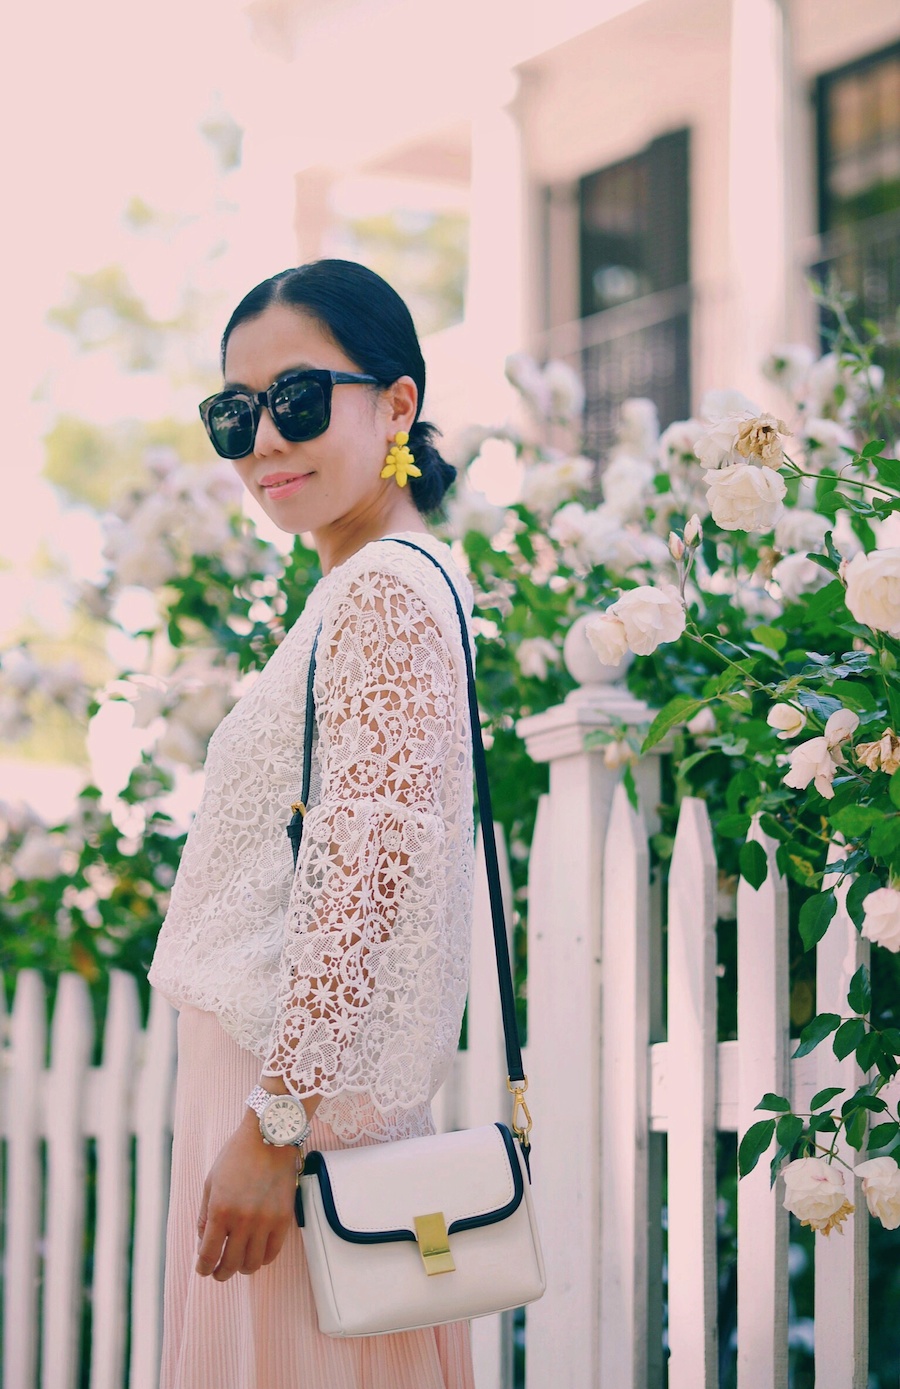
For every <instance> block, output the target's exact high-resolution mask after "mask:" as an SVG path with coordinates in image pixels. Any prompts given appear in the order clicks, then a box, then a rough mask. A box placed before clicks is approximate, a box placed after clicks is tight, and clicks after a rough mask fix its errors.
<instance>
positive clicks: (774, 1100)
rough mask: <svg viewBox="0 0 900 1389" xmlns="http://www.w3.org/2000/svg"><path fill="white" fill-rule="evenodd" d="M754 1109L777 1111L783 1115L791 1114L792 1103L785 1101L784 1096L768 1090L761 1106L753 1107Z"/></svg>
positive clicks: (761, 1101) (760, 1103)
mask: <svg viewBox="0 0 900 1389" xmlns="http://www.w3.org/2000/svg"><path fill="white" fill-rule="evenodd" d="M753 1108H754V1109H775V1110H778V1112H779V1113H781V1114H790V1112H791V1102H790V1100H787V1099H785V1097H784V1095H775V1094H773V1093H772V1091H771V1090H767V1091H766V1093H765V1094H764V1095H763V1097H762V1099H761V1100H760V1102H759V1104H755V1105H754V1106H753Z"/></svg>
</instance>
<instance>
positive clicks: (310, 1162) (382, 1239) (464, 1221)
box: [295, 1123, 525, 1244]
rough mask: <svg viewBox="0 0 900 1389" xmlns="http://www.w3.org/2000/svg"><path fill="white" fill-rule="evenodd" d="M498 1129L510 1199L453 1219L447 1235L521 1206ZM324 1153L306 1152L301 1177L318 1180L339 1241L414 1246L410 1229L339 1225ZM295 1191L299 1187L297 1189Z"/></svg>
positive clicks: (519, 1183) (509, 1139)
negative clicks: (508, 1175) (510, 1186)
mask: <svg viewBox="0 0 900 1389" xmlns="http://www.w3.org/2000/svg"><path fill="white" fill-rule="evenodd" d="M494 1127H495V1128H496V1129H499V1130H500V1135H501V1137H502V1139H503V1146H504V1147H505V1149H506V1156H507V1158H508V1159H509V1166H510V1171H511V1172H512V1178H513V1196H512V1200H511V1201H508V1202H507V1204H506V1205H505V1206H498V1207H497V1209H496V1210H492V1211H484V1212H483V1213H482V1214H481V1215H467V1216H463V1217H461V1218H460V1219H459V1220H454V1221H452V1222H451V1223H450V1225H448V1227H447V1234H448V1235H453V1234H456V1233H457V1231H459V1230H477V1229H479V1228H480V1227H481V1226H483V1225H496V1224H497V1223H498V1221H501V1220H506V1219H507V1218H508V1217H509V1216H511V1215H513V1214H514V1212H515V1211H517V1210H518V1208H519V1206H520V1205H521V1204H522V1197H523V1195H524V1193H525V1183H524V1182H523V1180H522V1169H521V1168H520V1167H519V1163H518V1161H517V1159H516V1150H515V1139H514V1138H513V1136H512V1133H511V1132H510V1130H509V1129H508V1128H507V1127H506V1125H505V1124H500V1123H497V1124H495V1125H494ZM327 1158H328V1154H327V1152H320V1151H319V1150H318V1149H316V1150H314V1151H313V1152H311V1153H307V1155H306V1160H305V1162H304V1165H303V1175H304V1177H318V1179H319V1191H320V1192H321V1194H322V1205H323V1207H324V1209H325V1218H326V1220H327V1221H328V1224H329V1225H330V1226H331V1228H332V1230H333V1231H334V1233H335V1234H336V1235H338V1236H339V1237H340V1238H341V1239H344V1240H348V1241H349V1242H350V1243H351V1244H390V1243H396V1242H398V1241H400V1240H412V1242H413V1243H415V1239H416V1236H415V1232H414V1231H413V1230H407V1229H401V1230H350V1229H348V1228H347V1226H346V1225H343V1224H342V1223H341V1221H340V1219H339V1217H338V1213H337V1208H336V1206H335V1204H334V1194H333V1192H332V1189H331V1179H330V1177H329V1175H328V1164H327ZM298 1192H299V1188H298ZM297 1204H299V1205H300V1210H299V1211H297V1209H296V1205H295V1216H296V1215H299V1216H300V1217H301V1218H300V1219H298V1220H297V1224H298V1225H301V1224H302V1223H303V1221H302V1202H298V1203H297Z"/></svg>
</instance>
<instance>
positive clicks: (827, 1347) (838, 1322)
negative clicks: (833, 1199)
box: [814, 843, 870, 1389]
mask: <svg viewBox="0 0 900 1389" xmlns="http://www.w3.org/2000/svg"><path fill="white" fill-rule="evenodd" d="M845 854H846V849H845V847H844V846H843V845H842V844H839V843H833V844H831V845H830V846H829V849H828V862H829V863H833V862H834V861H835V860H836V859H841V858H843V857H844V855H845ZM839 876H840V875H839V873H835V872H830V873H827V874H826V875H825V878H824V880H823V884H822V886H823V888H826V889H827V888H828V887H830V886H835V884H836V882H837V879H838V877H839ZM850 885H851V883H850V880H848V878H845V879H844V882H843V883H842V884H841V886H840V887H837V886H835V896H836V897H837V899H838V909H837V912H836V914H835V916H834V918H833V920H832V922H831V925H830V926H829V927H828V930H827V931H826V933H825V935H824V936H823V937H822V939H821V940H820V941H819V943H818V945H817V946H816V1011H817V1012H819V1013H840V1014H841V1015H842V1016H843V1017H847V1016H848V1015H849V1014H850V1008H849V1005H848V1003H847V990H848V988H849V987H850V980H851V979H852V977H853V975H854V974H855V973H856V971H857V969H858V968H859V966H860V965H862V964H864V965H866V967H868V964H869V955H870V945H869V942H868V941H867V940H864V939H863V937H862V936H860V934H859V932H858V931H857V929H856V927H855V926H854V924H853V922H852V920H851V918H850V916H849V914H848V912H847V909H846V905H845V902H846V897H847V892H848V890H849V888H850ZM814 1054H815V1056H817V1057H818V1066H817V1072H818V1075H817V1080H818V1087H819V1089H823V1088H824V1087H825V1086H827V1085H842V1086H844V1087H845V1089H846V1091H847V1093H852V1092H853V1091H854V1090H855V1089H856V1087H857V1086H858V1085H861V1084H862V1083H863V1081H864V1080H865V1076H864V1075H863V1073H862V1071H861V1070H860V1068H859V1066H858V1065H857V1062H856V1057H855V1056H854V1055H853V1053H852V1052H851V1054H850V1055H849V1056H847V1057H845V1058H844V1060H843V1061H839V1060H838V1059H837V1057H836V1056H835V1054H834V1050H833V1047H832V1045H831V1039H830V1038H829V1039H828V1040H827V1041H825V1042H822V1043H821V1044H820V1045H819V1046H818V1047H817V1048H816V1051H815V1053H814ZM846 1097H847V1096H846V1094H844V1095H838V1096H836V1097H835V1100H834V1102H833V1103H834V1104H835V1106H836V1107H838V1108H839V1107H840V1105H841V1104H842V1103H843V1101H844V1100H845V1099H846ZM825 1137H826V1139H827V1137H828V1135H826V1136H825ZM835 1152H836V1154H837V1156H838V1157H839V1158H842V1159H843V1161H844V1162H846V1163H849V1165H850V1166H851V1167H853V1166H854V1164H855V1162H856V1154H855V1152H854V1150H853V1149H852V1148H851V1147H849V1145H848V1144H847V1143H846V1142H844V1140H843V1135H842V1136H841V1138H840V1139H839V1140H838V1142H837V1144H836V1147H835ZM838 1170H843V1172H844V1179H845V1184H846V1188H847V1197H848V1199H849V1200H850V1201H851V1202H853V1204H854V1205H855V1207H856V1210H855V1212H854V1213H853V1214H852V1215H849V1216H848V1217H847V1219H846V1221H845V1222H844V1225H843V1231H842V1233H840V1234H838V1233H837V1232H836V1231H834V1232H832V1233H831V1234H829V1235H817V1236H816V1268H815V1337H816V1348H815V1355H816V1389H866V1385H867V1384H868V1380H869V1373H868V1351H869V1344H868V1335H869V1279H868V1260H869V1213H868V1211H867V1209H866V1203H865V1197H864V1196H863V1195H862V1192H861V1190H857V1191H854V1186H855V1185H856V1183H855V1179H854V1178H853V1176H852V1175H851V1173H849V1172H847V1171H846V1169H840V1168H839V1169H838Z"/></svg>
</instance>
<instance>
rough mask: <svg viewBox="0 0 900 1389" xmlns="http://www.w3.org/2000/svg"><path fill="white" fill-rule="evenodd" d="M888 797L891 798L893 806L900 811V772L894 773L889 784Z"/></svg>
mask: <svg viewBox="0 0 900 1389" xmlns="http://www.w3.org/2000/svg"><path fill="white" fill-rule="evenodd" d="M888 795H889V796H890V798H891V804H892V805H895V806H896V807H897V809H898V810H900V772H894V774H893V775H892V777H891V779H890V781H889V782H888Z"/></svg>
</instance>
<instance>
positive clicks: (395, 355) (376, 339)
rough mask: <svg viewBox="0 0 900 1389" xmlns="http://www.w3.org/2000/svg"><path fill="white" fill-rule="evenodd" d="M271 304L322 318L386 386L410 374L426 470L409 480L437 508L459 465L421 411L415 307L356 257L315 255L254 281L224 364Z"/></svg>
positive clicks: (234, 322)
mask: <svg viewBox="0 0 900 1389" xmlns="http://www.w3.org/2000/svg"><path fill="white" fill-rule="evenodd" d="M270 304H287V305H289V306H291V307H292V308H295V309H301V310H302V311H303V312H304V313H307V314H309V315H310V316H311V317H312V318H314V319H316V321H317V322H318V323H320V324H321V325H322V327H323V328H325V329H326V331H327V332H328V333H329V334H330V335H331V337H332V338H333V339H334V341H335V342H336V343H337V345H338V346H339V347H340V348H341V350H342V351H343V352H345V353H346V354H347V356H348V357H349V358H350V359H351V361H353V362H355V363H356V365H357V366H358V367H359V369H360V371H363V372H365V373H366V374H367V375H369V376H375V377H377V378H378V380H379V382H381V383H383V385H384V386H389V385H391V384H392V382H394V381H396V380H397V378H398V377H399V376H411V377H412V379H413V380H414V381H415V383H416V387H417V389H418V403H417V407H416V409H417V415H416V419H415V421H414V423H413V424H412V426H411V428H410V430H409V449H410V452H411V453H412V454H413V455H414V457H415V461H416V467H418V468H421V469H422V476H421V477H411V478H410V480H409V488H410V492H411V494H412V499H413V501H414V502H415V504H416V507H417V508H418V510H419V511H420V512H421V513H423V514H424V515H427V514H428V513H429V512H433V511H437V510H438V508H439V507H440V506H441V502H442V500H443V497H444V493H445V492H446V491H447V488H448V487H449V486H450V484H451V483H452V482H453V481H454V479H455V477H456V469H455V468H454V467H453V465H452V463H447V462H446V461H445V459H443V458H442V457H441V455H440V453H439V452H438V450H437V449H436V448H435V447H434V443H433V440H434V437H435V435H439V434H440V432H441V431H440V430H439V429H438V428H437V426H436V425H434V424H429V423H427V421H425V420H420V419H419V418H418V411H420V410H421V409H422V401H423V399H424V396H425V362H424V360H423V357H422V349H421V348H420V346H419V339H418V337H417V335H416V329H415V325H414V323H413V320H412V315H411V314H410V312H409V309H408V308H407V307H406V304H405V303H404V302H403V300H402V299H401V297H400V295H399V294H398V293H397V291H396V290H395V289H393V288H392V287H391V286H390V285H389V284H388V282H387V280H384V279H382V277H381V276H380V275H376V273H375V271H374V270H369V269H368V267H367V266H365V265H360V264H359V263H358V262H357V261H355V260H336V259H327V260H313V261H309V262H308V263H307V264H306V265H298V266H296V267H295V268H294V269H292V270H282V271H281V272H280V274H278V275H272V276H271V277H270V278H269V279H268V280H263V281H262V283H261V284H258V285H257V286H256V288H255V289H251V291H250V293H249V294H247V295H245V296H244V298H243V299H242V300H241V302H240V303H239V304H238V306H237V308H236V309H235V311H234V313H233V314H232V315H231V318H230V319H229V320H228V326H227V327H226V329H225V332H224V334H223V335H222V366H223V368H224V365H225V349H226V348H227V346H228V339H229V337H230V336H231V334H232V333H233V332H234V329H235V328H236V327H237V326H238V324H239V323H244V322H245V321H246V320H247V319H252V318H257V317H259V315H260V314H261V313H262V312H263V311H264V310H265V309H267V308H268V307H269V305H270ZM365 389H368V388H365ZM372 389H378V388H377V387H373V388H372Z"/></svg>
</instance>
